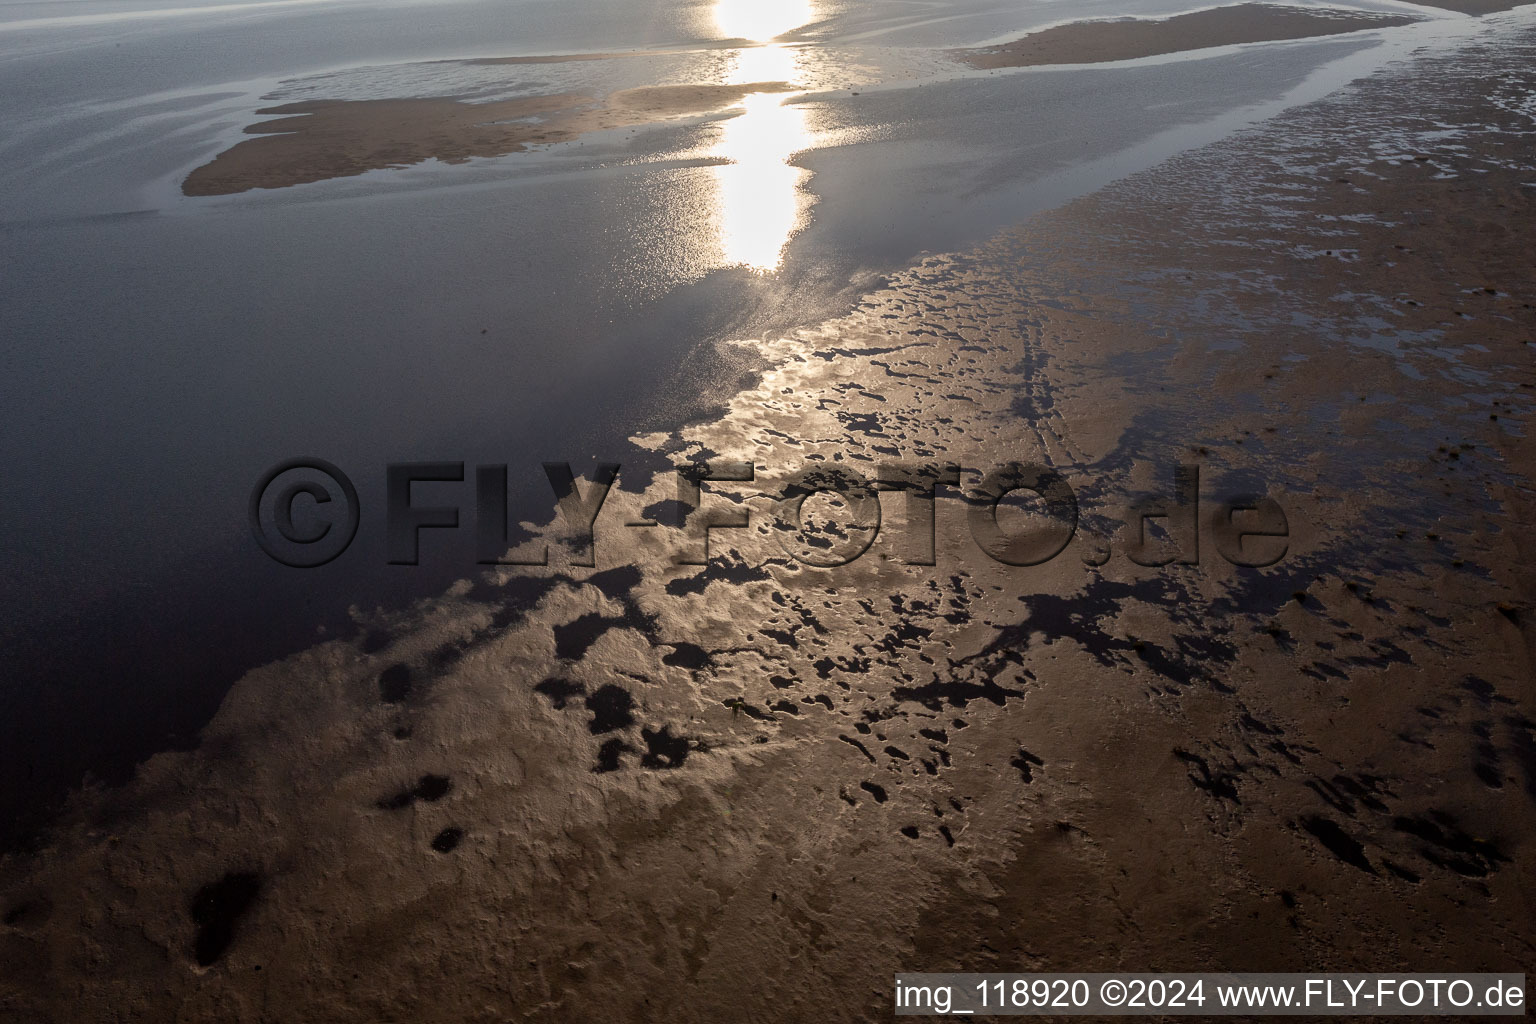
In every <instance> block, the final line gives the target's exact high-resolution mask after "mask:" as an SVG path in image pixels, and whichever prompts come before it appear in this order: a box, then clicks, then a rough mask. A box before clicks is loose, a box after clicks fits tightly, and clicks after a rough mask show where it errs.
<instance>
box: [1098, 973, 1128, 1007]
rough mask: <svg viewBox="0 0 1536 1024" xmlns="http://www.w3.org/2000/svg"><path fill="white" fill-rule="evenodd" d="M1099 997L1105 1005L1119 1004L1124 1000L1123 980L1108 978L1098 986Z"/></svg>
mask: <svg viewBox="0 0 1536 1024" xmlns="http://www.w3.org/2000/svg"><path fill="white" fill-rule="evenodd" d="M1099 999H1100V1000H1101V1001H1102V1002H1103V1003H1104V1005H1105V1006H1119V1005H1120V1004H1121V1003H1123V1002H1125V982H1123V981H1116V980H1115V979H1114V978H1111V979H1109V980H1108V981H1106V982H1105V983H1104V984H1102V985H1100V986H1099Z"/></svg>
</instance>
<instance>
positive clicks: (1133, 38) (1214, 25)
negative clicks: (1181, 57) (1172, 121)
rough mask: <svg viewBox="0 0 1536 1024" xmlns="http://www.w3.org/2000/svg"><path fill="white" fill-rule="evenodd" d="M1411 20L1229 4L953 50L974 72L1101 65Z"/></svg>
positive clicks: (1082, 23) (1064, 28) (1085, 25)
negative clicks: (1229, 5)
mask: <svg viewBox="0 0 1536 1024" xmlns="http://www.w3.org/2000/svg"><path fill="white" fill-rule="evenodd" d="M1417 20H1418V19H1416V18H1412V17H1407V16H1402V15H1390V14H1368V13H1365V12H1363V11H1341V10H1332V9H1312V10H1303V9H1301V8H1297V7H1281V6H1278V5H1275V4H1235V5H1233V6H1231V7H1216V8H1212V9H1211V10H1206V11H1195V12H1193V13H1190V14H1180V15H1176V16H1174V17H1172V18H1162V19H1157V20H1151V19H1144V18H1127V19H1125V20H1122V21H1079V22H1073V23H1071V24H1068V25H1057V26H1055V27H1054V28H1048V29H1044V30H1042V31H1040V32H1031V33H1030V34H1029V35H1027V36H1024V37H1023V38H1021V39H1016V40H1014V41H1013V42H1011V43H1005V44H1003V45H1002V46H996V47H986V48H983V49H972V50H957V51H955V53H956V54H957V55H958V56H959V57H960V59H961V60H963V61H964V62H965V63H967V64H970V65H971V66H972V67H977V68H1017V67H1037V66H1040V65H1046V64H1102V63H1108V62H1110V61H1117V60H1135V59H1136V58H1138V57H1155V56H1157V55H1159V54H1165V53H1182V52H1184V51H1187V50H1203V49H1207V48H1209V47H1213V46H1233V45H1236V44H1238V43H1263V42H1275V41H1279V40H1285V39H1308V38H1311V37H1313V36H1331V35H1341V34H1343V33H1346V32H1359V31H1362V30H1364V29H1373V28H1391V27H1393V26H1396V25H1407V24H1409V23H1411V22H1413V21H1417Z"/></svg>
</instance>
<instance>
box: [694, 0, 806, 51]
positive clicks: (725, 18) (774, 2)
mask: <svg viewBox="0 0 1536 1024" xmlns="http://www.w3.org/2000/svg"><path fill="white" fill-rule="evenodd" d="M814 17H815V4H814V2H813V0H716V2H715V24H716V25H717V26H718V27H719V29H720V34H721V35H722V36H724V37H725V38H727V39H750V40H752V41H753V42H754V43H765V42H767V41H768V40H770V39H773V38H776V37H777V36H781V35H783V34H784V33H785V32H788V31H789V30H790V29H794V28H799V27H800V26H801V25H804V24H806V23H807V22H809V21H811V20H812V19H813V18H814Z"/></svg>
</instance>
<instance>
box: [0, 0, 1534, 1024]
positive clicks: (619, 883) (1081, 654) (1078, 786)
mask: <svg viewBox="0 0 1536 1024" xmlns="http://www.w3.org/2000/svg"><path fill="white" fill-rule="evenodd" d="M1533 69H1536V33H1533V32H1532V31H1531V30H1530V29H1524V30H1522V31H1520V32H1518V33H1515V32H1511V31H1504V32H1498V33H1496V32H1494V31H1493V30H1491V29H1490V30H1489V31H1488V32H1487V33H1485V34H1484V35H1483V36H1482V37H1480V38H1478V39H1475V40H1473V41H1472V42H1470V43H1467V44H1465V45H1464V46H1463V47H1462V48H1461V49H1460V50H1458V51H1456V52H1454V53H1451V54H1442V55H1438V56H1429V57H1422V58H1420V59H1418V60H1417V61H1414V62H1410V63H1406V64H1403V65H1400V66H1396V67H1393V68H1390V69H1388V70H1386V71H1384V72H1382V73H1380V74H1378V75H1376V76H1374V77H1372V78H1370V79H1368V80H1365V81H1363V82H1361V83H1358V84H1357V85H1356V86H1353V87H1351V88H1349V89H1347V90H1345V91H1343V92H1341V93H1339V94H1337V95H1335V96H1332V97H1329V98H1328V99H1325V100H1323V101H1320V102H1318V103H1314V104H1311V105H1309V106H1307V107H1303V108H1299V109H1295V110H1292V111H1289V112H1287V113H1286V114H1284V115H1281V116H1280V117H1279V118H1277V119H1275V120H1273V121H1271V122H1269V123H1266V124H1264V125H1262V126H1259V127H1258V128H1257V129H1255V130H1252V131H1249V132H1246V133H1243V134H1241V135H1239V136H1237V137H1234V138H1233V139H1230V140H1228V141H1226V142H1223V143H1220V144H1218V145H1215V146H1212V147H1208V148H1206V149H1203V150H1200V151H1197V152H1193V153H1189V154H1185V155H1184V156H1181V157H1178V158H1176V159H1175V160H1173V161H1171V162H1169V163H1167V164H1165V165H1163V166H1160V167H1157V168H1154V169H1152V170H1150V171H1147V172H1144V173H1142V174H1139V175H1136V176H1134V177H1132V178H1130V179H1127V180H1125V181H1123V182H1120V183H1118V184H1116V185H1114V186H1111V187H1109V188H1107V189H1104V190H1102V191H1100V192H1099V193H1096V194H1094V195H1091V196H1088V197H1086V198H1084V199H1082V200H1079V201H1077V202H1074V203H1072V204H1070V205H1069V206H1067V207H1064V208H1063V209H1061V210H1058V211H1055V212H1052V213H1049V214H1046V215H1043V216H1041V217H1038V218H1036V219H1034V220H1033V221H1031V222H1030V223H1029V224H1026V225H1025V226H1023V227H1022V228H1020V229H1017V230H1013V231H1009V232H1006V233H1004V234H1002V235H1001V236H999V237H998V238H997V239H996V240H994V241H993V242H992V243H990V244H988V245H985V246H982V247H979V248H977V249H975V250H973V251H969V252H963V253H951V254H941V255H934V256H931V257H929V258H926V259H924V260H923V261H921V262H920V263H919V264H917V265H915V266H912V267H910V268H908V269H907V270H905V271H904V272H902V273H899V274H897V275H894V276H893V277H892V278H891V279H890V280H889V281H888V282H887V283H885V284H883V285H881V286H880V287H878V288H876V289H874V290H872V291H871V292H870V293H869V294H868V295H867V296H865V299H864V301H863V302H861V303H860V305H859V308H858V309H857V310H855V311H854V312H852V313H850V314H849V315H847V316H843V317H839V318H837V319H835V320H831V321H828V322H826V323H822V324H819V325H816V326H815V327H811V328H807V329H804V330H801V331H797V332H794V333H792V334H789V335H786V336H774V337H767V338H762V339H743V340H742V341H740V342H738V343H737V345H736V346H733V347H741V348H744V349H746V350H748V351H750V352H751V353H752V354H753V356H754V357H756V358H757V359H759V360H761V361H762V363H763V364H764V365H765V366H766V369H764V371H763V372H762V374H761V376H760V378H759V379H758V380H757V381H756V383H755V384H754V385H752V386H750V387H748V388H746V389H745V390H743V391H742V392H741V393H740V394H738V395H737V396H735V398H734V399H732V400H731V401H730V402H729V403H728V405H727V407H726V409H725V410H724V412H723V413H722V414H721V415H720V416H718V417H716V418H713V419H710V420H707V421H702V422H697V423H693V424H690V425H689V426H688V427H687V428H686V429H684V430H679V431H676V432H661V433H657V434H653V435H646V436H642V437H637V438H635V439H634V450H633V452H630V453H614V454H615V457H623V459H624V462H625V465H626V467H634V468H626V470H625V473H626V474H628V475H625V476H622V477H621V484H620V486H619V487H618V488H616V489H615V491H614V492H613V493H612V494H611V495H610V496H609V498H608V502H609V503H610V505H609V506H608V507H607V508H606V509H605V511H604V513H603V514H604V517H605V520H607V519H608V517H611V522H612V523H614V524H623V523H626V522H632V521H636V520H638V519H642V518H649V519H660V518H662V517H664V516H665V515H666V514H667V510H668V502H669V501H674V500H675V498H676V495H677V494H678V490H677V488H676V485H675V481H674V479H673V478H672V476H671V475H670V474H669V473H666V472H665V467H667V466H669V465H671V464H674V463H684V462H689V461H694V460H697V459H701V458H720V459H731V460H742V461H747V462H750V463H752V464H753V465H754V466H756V467H757V468H758V476H759V479H757V480H754V481H751V482H745V481H739V482H736V483H731V482H725V481H722V482H719V483H716V484H712V485H711V492H712V500H714V501H717V502H719V503H720V505H721V506H722V507H723V506H724V505H725V504H726V502H727V501H728V499H730V498H731V497H732V496H737V497H739V498H740V499H741V500H742V501H743V502H744V503H748V504H751V506H752V507H753V508H755V509H761V508H762V507H763V502H762V498H761V495H764V494H768V493H771V492H772V490H773V485H774V482H775V481H776V480H779V479H782V478H783V477H785V476H786V475H788V474H789V473H792V472H794V471H796V470H799V469H802V468H804V467H806V466H820V467H832V466H845V467H850V466H851V467H855V468H859V469H861V471H863V472H866V473H871V474H872V473H873V467H875V466H877V465H879V464H881V463H889V462H894V461H909V462H951V461H952V462H955V463H958V464H960V465H962V466H964V467H966V469H967V487H968V488H969V487H972V486H973V483H974V474H973V473H972V472H970V471H971V470H973V469H974V468H977V467H980V468H986V467H990V466H994V465H998V464H1000V463H1002V462H1004V461H1007V460H1011V459H1016V460H1021V461H1037V462H1040V463H1042V464H1044V465H1047V466H1050V467H1052V468H1054V469H1056V470H1058V471H1059V472H1061V473H1062V474H1064V475H1065V476H1066V477H1067V478H1068V479H1070V481H1071V482H1072V485H1073V487H1074V488H1075V489H1076V491H1077V493H1078V498H1079V502H1080V505H1081V524H1080V530H1079V534H1078V536H1077V538H1076V539H1075V540H1073V541H1072V543H1071V545H1070V546H1069V547H1068V548H1067V549H1066V550H1065V551H1064V552H1063V554H1062V555H1061V556H1059V557H1058V558H1057V559H1054V560H1052V561H1050V562H1049V563H1046V564H1044V565H1041V566H1033V567H1015V566H1005V565H1002V564H1000V563H997V562H994V561H992V560H990V559H988V558H987V556H986V555H985V554H983V553H982V552H979V551H978V550H976V549H975V547H974V546H973V545H972V544H971V542H970V541H969V540H968V534H967V530H966V526H965V519H966V517H965V514H964V512H963V510H960V509H956V508H950V510H949V511H948V512H941V513H940V520H939V524H938V529H937V530H936V534H935V536H936V544H937V551H936V553H935V560H936V562H937V564H936V565H932V566H930V565H923V564H913V563H914V562H921V559H915V560H914V559H908V558H906V557H904V552H907V553H910V552H909V551H907V549H904V548H902V547H901V546H900V545H899V544H898V543H896V542H894V541H891V542H887V541H881V542H880V546H877V547H875V548H874V549H872V550H871V551H870V552H869V553H868V554H867V555H865V556H864V557H862V558H860V559H858V560H857V561H855V562H853V563H852V564H850V565H848V566H844V567H843V568H841V569H837V570H820V569H812V568H808V567H807V566H805V565H804V564H802V563H800V562H797V561H796V560H795V559H794V558H793V557H791V556H790V555H789V554H788V553H787V551H786V549H785V547H784V546H783V544H782V543H781V538H780V537H779V536H778V535H777V533H776V531H775V530H774V529H773V528H771V527H770V526H769V525H768V524H767V521H766V520H765V518H764V517H761V516H759V517H757V518H755V519H754V525H753V527H752V528H750V529H743V530H722V531H717V532H716V533H715V535H714V545H715V546H714V547H713V548H712V551H711V555H712V557H711V558H710V560H709V562H708V564H707V565H704V566H683V565H678V564H676V562H675V561H674V560H673V557H672V556H673V555H675V554H677V553H678V550H677V547H678V544H679V540H678V538H677V536H676V534H675V532H674V531H673V530H670V529H666V530H663V529H651V530H630V529H628V528H626V527H623V526H620V525H614V526H613V527H612V529H611V530H604V529H603V528H601V527H600V532H599V554H598V565H597V566H595V567H593V568H590V569H589V568H582V567H579V566H559V565H557V566H556V567H555V568H553V569H551V570H549V571H548V572H545V573H542V574H530V573H522V572H520V571H517V570H510V569H509V570H503V571H498V572H495V573H490V574H487V575H486V576H484V577H481V578H476V579H473V580H465V581H464V582H463V583H462V584H460V585H459V586H456V587H454V588H453V589H452V590H450V591H449V592H447V593H445V594H443V595H442V596H441V597H439V598H438V599H435V600H431V601H427V602H424V603H422V604H421V605H419V606H418V607H416V608H413V609H411V610H409V611H406V612H401V613H398V614H393V615H388V614H383V613H380V614H377V615H371V616H360V621H359V631H358V635H357V636H355V637H352V638H345V639H337V640H333V641H331V642H329V643H325V644H322V645H320V646H317V647H315V648H313V649H311V650H309V651H307V652H304V653H302V654H300V655H296V656H294V657H292V658H289V659H286V660H284V661H283V662H280V663H277V664H274V665H271V666H268V667H266V668H264V669H261V670H259V671H256V672H253V673H251V674H250V675H249V676H247V677H246V678H245V679H243V680H242V681H241V682H240V683H239V684H237V685H236V687H235V688H234V689H233V690H232V691H231V693H230V694H229V697H228V699H227V700H226V702H225V704H224V706H223V708H222V709H221V711H220V713H219V715H218V717H217V718H216V719H215V720H214V722H213V723H212V724H211V725H210V726H209V728H208V730H207V731H206V732H205V734H204V737H203V743H202V746H201V747H200V748H199V749H198V750H195V751H191V752H184V753H168V754H164V755H161V756H157V757H155V758H154V759H152V760H151V761H150V762H148V763H147V764H146V765H144V766H143V768H142V769H141V771H140V773H139V775H138V777H137V778H136V779H135V780H134V781H133V783H131V784H130V785H129V786H127V787H125V788H124V789H122V790H119V791H88V792H85V793H82V794H81V795H80V796H79V797H78V798H77V799H76V801H75V802H74V804H73V805H72V807H71V808H70V809H69V812H68V814H67V815H66V816H65V818H64V819H63V820H62V821H61V822H60V824H59V827H58V828H57V830H56V832H55V834H54V835H53V836H52V837H51V839H50V844H49V849H48V850H47V851H46V854H45V855H43V856H40V857H31V856H27V855H20V854H18V855H11V856H8V857H7V858H6V860H5V861H4V862H3V867H4V868H5V871H4V873H3V875H0V877H3V878H4V883H3V886H0V920H3V921H4V927H3V928H0V960H3V962H4V963H6V964H7V965H9V966H10V967H11V969H10V970H9V971H8V972H6V973H5V974H4V975H0V1010H3V1011H4V1012H5V1013H7V1014H9V1015H11V1016H15V1017H16V1018H17V1019H45V1020H46V1019H58V1018H61V1017H68V1018H70V1019H82V1018H83V1019H111V1018H112V1017H114V1016H116V1017H126V1018H135V1017H137V1018H142V1019H149V1020H174V1019H188V1020H195V1019H219V1020H230V1021H246V1020H249V1021H257V1020H266V1019H272V1018H274V1017H281V1018H284V1019H294V1020H305V1021H312V1022H330V1021H336V1022H342V1021H355V1020H376V1019H409V1020H413V1021H423V1022H435V1021H444V1022H447V1021H453V1022H480V1021H484V1022H492V1021H503V1020H506V1019H509V1018H512V1019H517V1018H521V1019H528V1020H539V1021H552V1022H553V1021H567V1020H587V1019H604V1020H616V1021H654V1020H658V1019H664V1020H672V1021H679V1022H689V1021H701V1022H703V1021H719V1020H733V1019H751V1020H783V1021H801V1020H808V1019H818V1020H839V1021H842V1020H847V1021H857V1020H870V1019H883V1018H884V1017H885V1016H886V1015H887V1014H889V1012H890V1009H891V1005H890V992H889V985H890V978H891V975H892V974H893V973H895V972H897V971H905V970H933V971H940V970H970V971H986V970H997V971H1023V970H1038V971H1051V970H1061V971H1091V970H1116V969H1120V970H1123V969H1127V967H1128V966H1130V965H1134V966H1135V967H1136V968H1138V969H1145V970H1271V971H1276V970H1293V971H1303V970H1307V971H1317V970H1358V971H1402V970H1510V971H1521V970H1524V969H1525V965H1527V964H1528V963H1529V960H1530V955H1531V951H1532V949H1533V948H1536V931H1533V924H1532V922H1533V921H1536V907H1533V905H1532V894H1533V893H1536V827H1533V824H1532V823H1533V820H1536V817H1533V812H1532V809H1533V805H1536V755H1533V752H1536V692H1533V690H1532V680H1533V679H1536V570H1533V564H1536V563H1533V561H1532V554H1533V552H1536V514H1533V512H1536V509H1533V498H1532V487H1531V481H1532V480H1533V478H1536V456H1533V453H1532V449H1531V446H1530V444H1529V441H1528V435H1529V431H1530V430H1531V429H1532V425H1533V423H1536V375H1533V372H1532V362H1531V346H1532V342H1533V341H1536V276H1533V272H1532V269H1531V266H1530V263H1529V258H1528V253H1527V239H1526V237H1525V234H1524V232H1523V230H1522V226H1523V225H1526V224H1529V223H1530V222H1531V220H1532V216H1533V203H1536V196H1533V194H1532V189H1531V188H1530V185H1529V182H1530V181H1531V180H1532V179H1533V173H1536V166H1533V162H1532V154H1531V149H1530V139H1531V137H1532V135H1531V133H1532V131H1533V123H1532V119H1531V114H1530V110H1529V96H1530V93H1531V89H1532V87H1533V85H1536V71H1533ZM605 454H606V453H605ZM1180 464H1185V465H1192V466H1197V467H1198V469H1199V472H1200V479H1201V481H1202V494H1203V495H1205V496H1206V497H1207V498H1217V497H1221V496H1223V495H1227V494H1231V493H1236V492H1247V493H1252V492H1259V493H1264V494H1267V495H1269V496H1271V497H1273V498H1274V499H1275V500H1276V501H1277V502H1278V503H1279V504H1280V505H1281V507H1282V508H1283V509H1284V510H1285V513H1286V515H1287V517H1288V520H1289V538H1288V542H1287V551H1286V554H1285V555H1284V557H1283V558H1282V559H1281V560H1280V561H1279V562H1277V563H1276V564H1275V565H1273V566H1272V567H1269V568H1266V569H1262V570H1246V569H1240V568H1238V567H1234V566H1231V565H1229V564H1227V563H1226V562H1225V561H1224V560H1222V559H1221V558H1220V557H1218V556H1216V555H1215V554H1214V553H1212V552H1210V551H1208V550H1207V551H1205V553H1204V554H1203V555H1202V556H1201V558H1200V559H1199V560H1198V564H1193V565H1180V564H1175V563H1172V562H1170V564H1167V565H1164V566H1160V567H1159V566H1147V565H1140V564H1136V563H1133V562H1131V561H1130V560H1129V559H1128V558H1127V557H1126V552H1127V545H1128V543H1129V541H1128V539H1127V536H1126V533H1125V531H1124V530H1123V529H1121V528H1120V527H1121V526H1123V523H1124V518H1125V506H1126V505H1127V504H1128V503H1130V502H1132V501H1138V500H1141V499H1142V498H1145V497H1147V496H1156V495H1165V494H1167V493H1168V492H1169V489H1170V488H1171V486H1172V471H1173V467H1174V466H1177V465H1180ZM636 469H638V470H641V471H640V472H636V471H635V470H636ZM646 470H653V471H655V472H656V473H657V475H656V476H654V477H651V476H648V475H647V473H646V472H644V471H646ZM902 508H903V506H902V505H900V504H894V503H893V505H892V509H891V511H892V517H891V518H892V519H893V520H895V519H897V518H898V514H902V515H904V514H905V513H904V512H903V511H902ZM898 527H899V523H892V524H891V527H890V529H891V531H892V533H893V535H894V536H895V537H898V538H899V537H901V536H903V535H902V534H901V533H900V532H899V529H898ZM811 532H812V534H813V539H814V540H816V541H818V542H821V543H823V544H825V545H828V546H837V545H845V544H847V543H849V541H850V537H849V531H848V530H846V529H844V528H842V527H840V526H837V527H835V528H828V529H825V530H822V529H816V528H814V527H813V529H812V531H811ZM1105 546H1107V547H1108V548H1109V549H1110V551H1109V557H1108V558H1107V559H1106V558H1104V557H1103V554H1104V553H1103V551H1102V549H1103V548H1104V547H1105ZM66 1004H67V1005H66Z"/></svg>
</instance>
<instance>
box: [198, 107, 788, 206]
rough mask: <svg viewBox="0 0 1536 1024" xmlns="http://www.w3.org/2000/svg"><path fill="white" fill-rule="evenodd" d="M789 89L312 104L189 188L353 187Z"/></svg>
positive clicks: (210, 166)
mask: <svg viewBox="0 0 1536 1024" xmlns="http://www.w3.org/2000/svg"><path fill="white" fill-rule="evenodd" d="M793 88H794V87H793V86H791V85H788V84H786V83H784V82H758V83H753V84H748V85H668V86H650V87H645V88H638V89H626V90H623V91H621V92H616V93H613V94H612V95H610V96H608V97H607V98H606V99H605V100H598V99H597V98H595V97H593V96H589V95H587V94H584V93H577V92H567V93H558V94H555V95H549V96H527V97H519V98H517V99H511V100H499V101H495V102H491V103H470V102H467V101H465V100H462V99H458V98H454V97H436V98H428V99H381V100H313V101H307V102H303V103H288V104H284V105H282V106H277V107H268V108H267V109H265V110H260V111H257V113H259V114H286V115H288V116H286V117H280V118H277V119H275V120H271V121H260V122H258V123H256V124H253V125H250V126H249V127H247V128H246V129H245V132H246V134H248V135H254V136H257V137H256V138H253V139H247V140H245V141H243V142H240V143H237V144H236V145H234V146H232V147H230V148H229V149H227V150H225V151H224V152H222V153H220V154H219V155H218V156H216V157H215V158H214V159H213V160H211V161H210V162H208V163H206V164H204V165H203V166H201V167H199V168H197V169H196V170H194V171H193V172H192V173H191V174H189V175H187V178H186V180H185V181H184V182H182V186H181V190H182V192H183V193H184V194H186V195H189V196H220V195H232V194H234V193H237V192H246V191H249V190H250V189H254V188H284V187H286V186H288V185H302V184H306V183H308V182H314V181H325V180H327V179H330V178H345V177H352V176H355V175H359V174H363V173H366V172H367V171H373V170H381V169H384V168H389V167H406V166H409V165H411V164H416V163H420V162H422V161H424V160H429V159H437V160H441V161H443V162H444V163H462V162H464V161H465V160H468V159H470V158H471V157H486V156H503V155H505V154H507V153H516V152H520V151H522V150H524V149H527V148H528V147H529V146H538V145H548V144H551V143H555V142H566V141H568V140H570V139H574V138H575V137H577V136H578V135H581V134H583V133H584V132H589V131H597V130H600V129H605V128H623V127H628V126H631V125H638V124H647V123H650V122H653V121H661V120H665V119H667V118H670V117H681V116H685V115H688V114H701V113H708V112H710V111H714V110H721V109H723V108H726V107H729V106H731V105H732V104H734V103H737V102H739V101H740V100H741V99H742V98H743V97H744V96H748V95H751V94H754V93H774V92H790V91H792V90H793Z"/></svg>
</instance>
